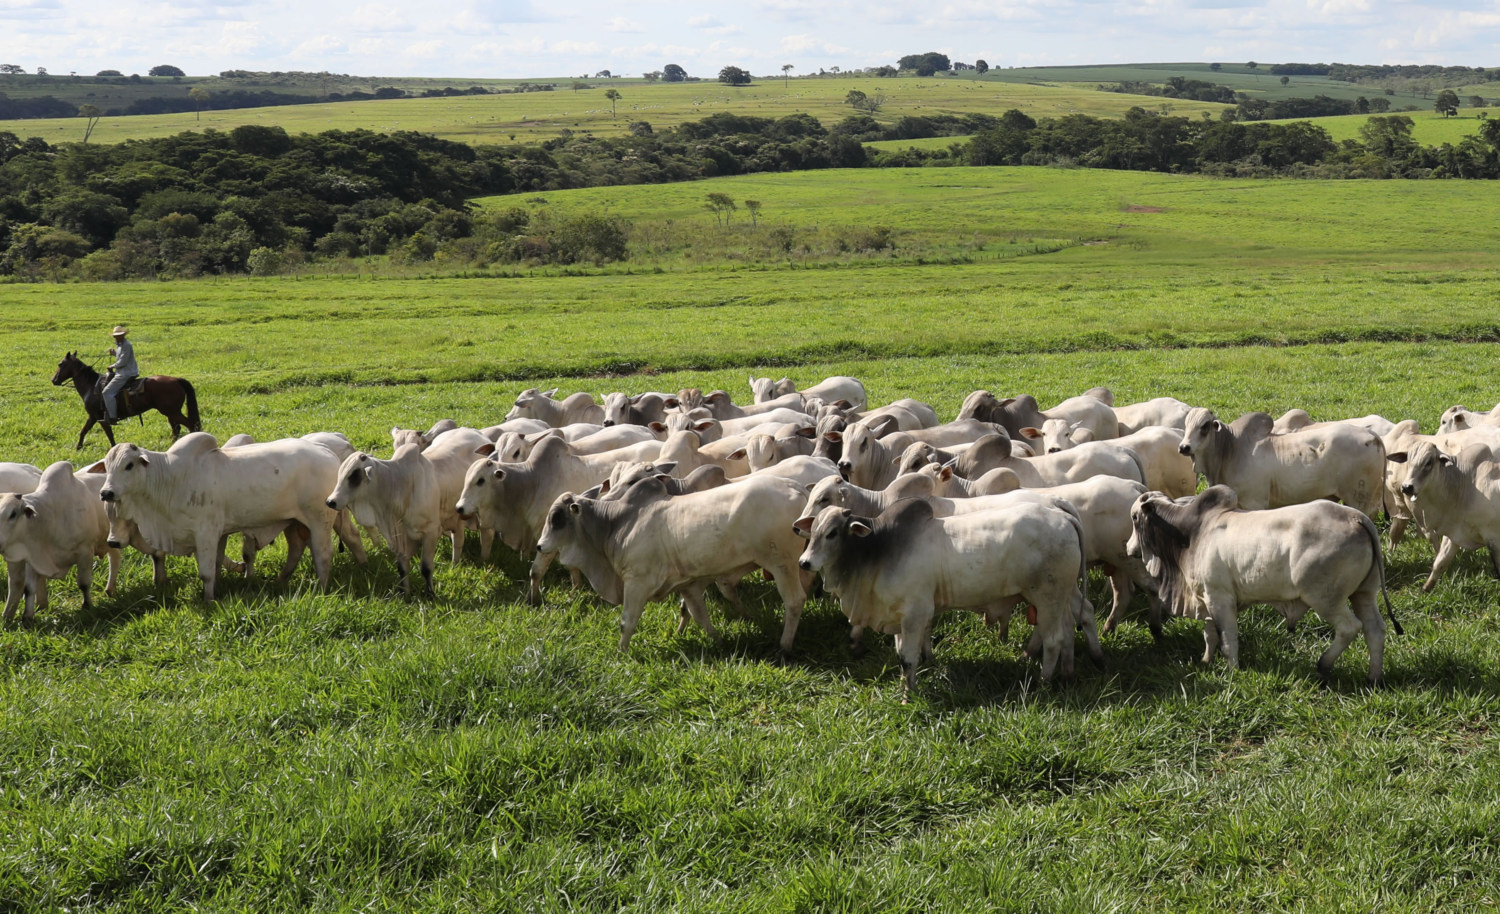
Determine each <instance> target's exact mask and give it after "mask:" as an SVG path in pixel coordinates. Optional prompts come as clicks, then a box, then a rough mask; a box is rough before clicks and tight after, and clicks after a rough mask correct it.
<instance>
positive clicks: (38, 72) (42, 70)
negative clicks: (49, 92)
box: [36, 67, 47, 76]
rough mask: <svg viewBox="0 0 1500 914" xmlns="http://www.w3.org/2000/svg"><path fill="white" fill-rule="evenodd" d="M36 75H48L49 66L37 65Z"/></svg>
mask: <svg viewBox="0 0 1500 914" xmlns="http://www.w3.org/2000/svg"><path fill="white" fill-rule="evenodd" d="M36 75H38V76H46V75H47V68H46V67H37V68H36Z"/></svg>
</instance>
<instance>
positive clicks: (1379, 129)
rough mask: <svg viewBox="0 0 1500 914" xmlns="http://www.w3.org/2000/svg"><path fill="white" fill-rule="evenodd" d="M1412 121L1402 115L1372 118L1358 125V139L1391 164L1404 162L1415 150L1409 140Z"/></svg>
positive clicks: (1414, 144)
mask: <svg viewBox="0 0 1500 914" xmlns="http://www.w3.org/2000/svg"><path fill="white" fill-rule="evenodd" d="M1411 128H1412V119H1411V118H1409V117H1407V116H1406V115H1404V114H1392V115H1389V116H1387V117H1372V118H1370V119H1369V120H1367V121H1365V122H1364V123H1363V124H1361V125H1360V128H1359V138H1360V140H1362V141H1363V142H1364V144H1365V148H1366V149H1368V150H1369V151H1370V152H1372V153H1374V154H1375V155H1378V156H1381V157H1382V158H1386V159H1390V160H1391V161H1393V162H1399V161H1403V160H1405V159H1406V158H1407V157H1408V156H1409V155H1411V154H1412V153H1413V152H1416V150H1417V141H1416V140H1414V139H1412V138H1411Z"/></svg>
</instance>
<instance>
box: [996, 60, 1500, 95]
mask: <svg viewBox="0 0 1500 914" xmlns="http://www.w3.org/2000/svg"><path fill="white" fill-rule="evenodd" d="M1270 66H1271V65H1270V64H1261V65H1260V66H1259V67H1257V68H1256V69H1254V70H1252V69H1250V68H1249V67H1247V66H1245V64H1243V63H1228V62H1224V63H1222V64H1221V65H1220V69H1219V70H1217V71H1215V70H1213V69H1211V68H1210V67H1209V65H1208V64H1207V63H1143V64H1098V65H1093V66H1079V67H1013V68H1005V69H999V70H990V71H989V72H988V73H986V74H985V75H984V76H983V77H981V78H982V79H985V80H993V81H1000V82H1018V83H1028V84H1035V85H1054V86H1059V87H1079V88H1081V87H1083V86H1089V87H1093V86H1097V85H1100V84H1106V85H1107V84H1110V83H1118V82H1146V83H1154V84H1157V85H1165V84H1166V82H1167V80H1168V79H1170V78H1171V77H1173V76H1185V77H1187V78H1188V79H1196V80H1199V81H1201V82H1207V83H1213V84H1215V85H1219V86H1228V87H1229V88H1231V89H1233V90H1234V91H1236V92H1244V93H1246V94H1248V95H1251V96H1254V97H1257V98H1267V99H1282V98H1312V97H1313V96H1315V95H1327V96H1329V97H1331V98H1348V99H1354V98H1358V97H1359V96H1361V95H1363V96H1365V97H1366V98H1373V97H1374V96H1376V95H1379V94H1381V93H1382V91H1383V90H1381V89H1380V88H1379V87H1372V86H1361V85H1358V84H1356V83H1347V82H1343V81H1342V80H1336V79H1329V78H1327V77H1323V76H1293V77H1291V79H1290V81H1289V82H1288V83H1287V84H1286V85H1285V86H1283V85H1282V84H1281V77H1280V76H1277V75H1273V74H1272V73H1271V72H1270ZM1480 94H1483V92H1482V91H1481V92H1480ZM1407 99H1410V100H1411V102H1410V103H1411V104H1421V99H1420V97H1419V96H1417V95H1408V94H1406V93H1403V94H1401V95H1399V96H1393V97H1392V102H1393V103H1395V104H1406V103H1407V102H1406V100H1407ZM1427 104H1428V106H1430V105H1431V104H1432V103H1431V101H1430V100H1429V101H1428V103H1427Z"/></svg>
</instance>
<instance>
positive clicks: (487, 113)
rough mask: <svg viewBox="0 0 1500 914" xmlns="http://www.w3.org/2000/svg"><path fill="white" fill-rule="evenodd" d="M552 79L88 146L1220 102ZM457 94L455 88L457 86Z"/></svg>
mask: <svg viewBox="0 0 1500 914" xmlns="http://www.w3.org/2000/svg"><path fill="white" fill-rule="evenodd" d="M570 85H571V82H569V81H562V82H561V83H560V85H559V88H558V89H557V90H555V91H552V92H526V93H521V94H512V95H479V96H467V97H462V98H409V99H393V100H390V101H362V102H334V103H329V104H326V105H289V106H284V107H279V108H245V109H239V110H232V111H204V112H202V115H201V117H199V116H198V115H197V114H195V113H184V114H163V115H141V116H138V117H116V118H105V119H103V120H101V121H100V122H99V124H98V126H97V127H96V128H95V130H94V135H93V138H92V139H91V142H99V143H118V142H122V141H124V140H130V139H142V138H146V137H154V136H169V135H171V134H174V133H181V132H182V131H185V130H200V129H201V130H206V129H210V128H212V129H216V130H230V129H233V128H234V127H237V126H239V125H241V124H259V125H262V126H280V127H285V128H286V129H287V131H288V132H290V133H316V132H318V131H322V130H335V129H338V130H353V129H366V130H376V131H393V130H416V131H420V132H423V133H432V134H436V135H437V136H440V137H442V138H444V139H449V140H459V141H462V142H465V143H513V142H514V143H532V142H540V141H542V140H546V139H549V138H551V137H555V136H557V135H558V134H559V133H560V132H561V131H563V130H571V131H574V132H582V131H590V132H592V133H595V134H598V135H601V136H609V135H615V134H620V133H624V132H625V131H626V129H627V128H628V126H629V124H630V122H631V121H646V122H648V123H650V124H651V125H652V127H654V128H657V129H660V128H663V127H671V126H674V125H676V124H680V123H682V122H684V121H695V120H701V119H702V118H705V117H707V116H708V115H710V114H718V113H721V112H726V111H727V112H732V113H734V114H743V115H752V116H756V117H783V116H785V115H788V114H796V113H806V114H811V115H813V116H814V117H816V118H818V119H819V120H821V121H823V122H824V123H825V124H827V125H829V126H831V125H832V124H834V123H835V122H837V121H839V120H842V119H843V118H845V117H847V116H849V115H850V114H853V113H854V111H853V109H852V108H850V107H849V106H848V105H846V104H844V97H845V96H846V95H848V94H849V92H850V90H852V89H858V90H860V91H862V92H865V93H867V94H868V95H871V96H874V95H882V96H884V97H885V106H884V107H883V108H882V109H881V111H880V114H879V115H878V119H879V120H881V121H884V122H891V121H895V120H897V119H898V118H900V117H902V116H904V115H923V114H965V113H969V112H983V113H988V114H994V115H1000V114H1003V113H1004V112H1005V111H1007V110H1009V109H1011V108H1019V109H1021V110H1022V111H1025V112H1026V113H1028V114H1030V115H1031V116H1033V117H1060V116H1062V115H1065V114H1090V115H1095V116H1098V117H1113V116H1119V115H1122V114H1124V113H1125V111H1126V110H1127V109H1129V108H1130V107H1132V106H1134V105H1141V104H1146V105H1148V106H1149V107H1151V108H1153V109H1156V108H1157V107H1159V106H1160V105H1161V104H1162V103H1165V104H1166V105H1167V106H1168V107H1169V108H1170V110H1171V111H1172V112H1173V113H1174V114H1183V115H1187V116H1190V117H1197V116H1198V114H1199V112H1201V111H1209V112H1211V113H1214V114H1217V113H1218V111H1219V110H1221V109H1223V108H1224V107H1226V106H1224V105H1216V104H1209V103H1204V102H1188V101H1176V100H1172V99H1156V98H1149V97H1145V96H1136V95H1120V94H1118V93H1114V92H1099V91H1097V90H1095V89H1094V88H1093V87H1092V86H1088V87H1077V86H1074V87H1066V88H1059V87H1053V86H1032V85H1024V84H1009V83H999V82H985V81H978V80H969V79H956V78H936V77H934V78H928V79H918V78H916V77H910V78H898V79H870V78H842V77H841V78H831V79H795V80H791V81H790V82H789V83H786V84H783V83H782V82H781V81H779V80H774V81H773V80H757V81H756V82H755V83H753V84H752V85H749V86H742V87H739V88H731V87H729V86H725V85H723V84H722V83H718V82H710V81H703V82H693V83H649V84H648V83H634V84H631V83H629V82H628V81H621V80H593V81H590V82H589V85H590V86H591V87H592V88H589V89H580V90H578V91H574V90H573V89H571V88H568V87H569V86H570ZM459 88H462V87H459ZM611 88H613V89H616V90H617V91H619V92H620V94H621V95H622V96H623V97H622V98H621V99H620V100H619V102H618V104H617V105H616V106H615V110H614V111H611V108H610V103H609V100H608V99H606V98H605V97H604V93H605V91H606V90H607V89H611ZM83 126H84V125H83V120H82V119H81V118H59V119H37V120H19V121H0V130H8V131H11V132H13V133H15V134H16V135H17V136H20V137H22V138H25V137H29V136H39V137H41V138H42V139H44V140H46V141H47V142H49V143H61V142H70V141H76V140H80V139H82V137H83Z"/></svg>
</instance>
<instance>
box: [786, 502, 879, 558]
mask: <svg viewBox="0 0 1500 914" xmlns="http://www.w3.org/2000/svg"><path fill="white" fill-rule="evenodd" d="M873 523H874V522H873V521H871V520H870V519H869V518H867V517H859V516H858V515H856V514H854V512H852V511H850V510H849V509H848V508H824V509H823V511H822V513H820V514H819V515H818V516H817V517H815V518H809V517H801V518H798V519H797V522H796V523H795V524H793V525H792V529H793V530H795V531H796V532H797V535H798V536H803V537H806V538H807V548H806V549H803V550H802V555H800V556H798V558H797V567H798V568H801V569H802V570H803V571H817V572H821V571H823V570H825V569H826V568H827V567H828V566H829V565H831V564H832V563H834V562H836V561H838V557H839V552H840V550H841V549H843V547H844V542H845V541H847V540H849V539H860V538H863V537H866V536H869V535H870V533H871V532H872V531H873V529H874V527H873V526H872V525H873Z"/></svg>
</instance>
